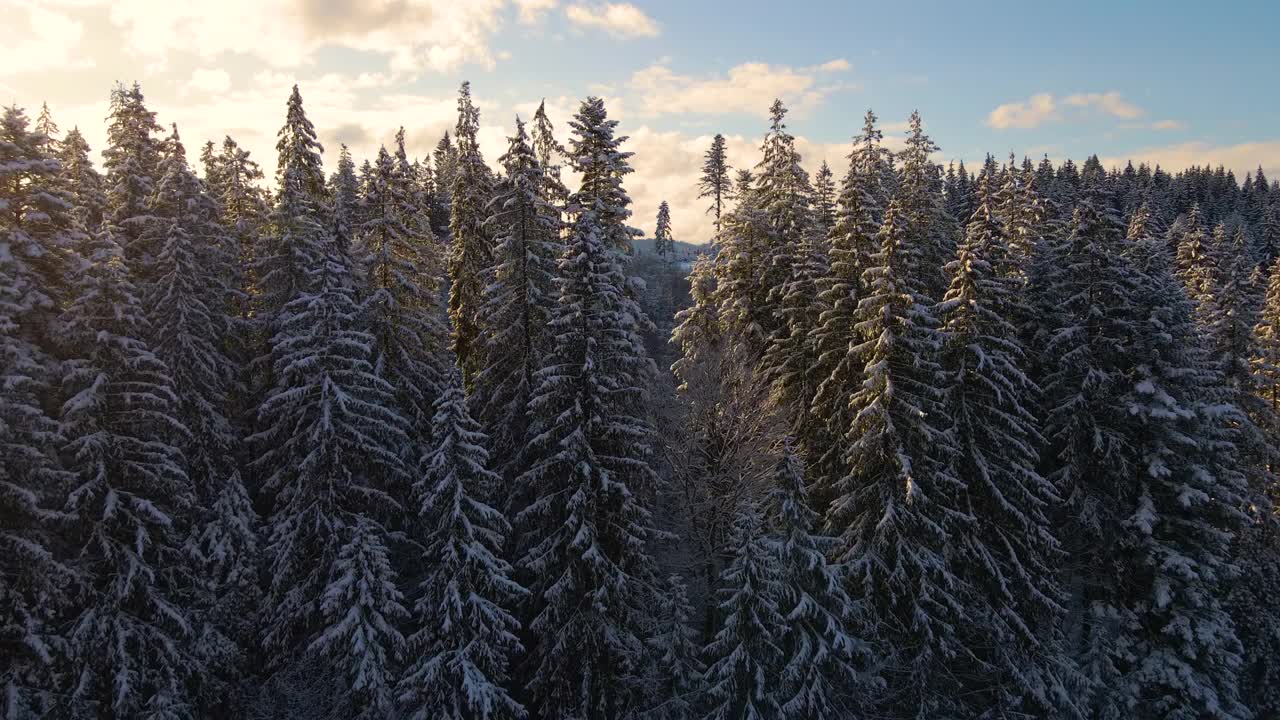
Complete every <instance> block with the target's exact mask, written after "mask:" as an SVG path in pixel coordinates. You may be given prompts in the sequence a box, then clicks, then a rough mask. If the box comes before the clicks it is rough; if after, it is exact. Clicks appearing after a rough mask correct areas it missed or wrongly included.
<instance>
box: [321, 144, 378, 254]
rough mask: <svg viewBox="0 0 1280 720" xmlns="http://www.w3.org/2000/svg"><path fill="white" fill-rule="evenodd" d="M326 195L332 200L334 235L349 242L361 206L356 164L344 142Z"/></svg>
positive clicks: (356, 223)
mask: <svg viewBox="0 0 1280 720" xmlns="http://www.w3.org/2000/svg"><path fill="white" fill-rule="evenodd" d="M384 150H385V149H384ZM328 196H329V197H330V198H332V202H333V223H334V237H335V238H337V239H338V241H339V242H350V240H351V239H352V238H353V237H354V235H355V231H356V227H357V226H358V225H359V224H360V221H361V220H362V218H361V217H360V214H361V210H362V209H363V208H361V207H359V202H360V187H359V181H358V180H357V179H356V164H355V161H354V160H352V159H351V151H350V150H348V149H347V146H346V144H345V143H344V144H343V145H342V146H341V147H340V148H339V150H338V169H337V170H336V171H335V172H334V173H333V175H332V176H331V177H330V178H329V186H328ZM349 249H350V248H344V250H349Z"/></svg>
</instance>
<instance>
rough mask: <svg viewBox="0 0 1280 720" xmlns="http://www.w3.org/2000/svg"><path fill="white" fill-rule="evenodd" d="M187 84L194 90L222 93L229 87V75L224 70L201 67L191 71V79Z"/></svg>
mask: <svg viewBox="0 0 1280 720" xmlns="http://www.w3.org/2000/svg"><path fill="white" fill-rule="evenodd" d="M187 86H188V87H190V88H192V89H194V90H202V91H204V92H210V93H224V92H226V91H228V90H230V89H231V76H230V75H229V74H227V71H226V70H206V69H204V68H201V69H199V70H196V71H195V72H193V73H191V81H190V82H188V83H187Z"/></svg>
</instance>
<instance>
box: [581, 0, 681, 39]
mask: <svg viewBox="0 0 1280 720" xmlns="http://www.w3.org/2000/svg"><path fill="white" fill-rule="evenodd" d="M565 17H567V18H569V22H571V23H573V24H574V25H579V26H582V27H593V28H600V29H602V30H604V31H606V32H608V33H609V34H610V35H615V36H617V37H656V36H657V35H658V32H659V28H658V23H657V22H655V21H654V20H653V18H651V17H649V16H648V15H646V14H645V13H644V11H643V10H641V9H640V8H638V7H636V6H635V5H632V4H631V3H605V4H603V5H582V4H575V5H570V6H569V7H567V8H565Z"/></svg>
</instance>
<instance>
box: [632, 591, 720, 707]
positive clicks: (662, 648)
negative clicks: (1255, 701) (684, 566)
mask: <svg viewBox="0 0 1280 720" xmlns="http://www.w3.org/2000/svg"><path fill="white" fill-rule="evenodd" d="M658 601H659V608H658V612H657V613H656V619H657V621H658V631H657V633H656V634H655V635H654V636H653V637H652V638H651V639H650V640H649V644H650V646H651V647H652V652H651V653H650V654H651V655H652V657H653V662H654V663H656V666H655V668H654V671H655V674H656V677H655V678H654V679H655V684H654V686H653V688H652V690H651V693H652V698H651V700H650V703H651V707H650V708H649V709H648V710H646V711H645V713H644V716H645V717H652V718H657V720H693V718H695V717H696V716H697V715H696V709H697V707H698V701H699V697H698V693H699V692H701V690H702V684H703V673H705V672H706V667H705V666H704V665H703V664H702V659H701V657H700V656H701V654H702V644H701V643H700V642H699V641H698V632H697V630H696V629H695V628H694V625H693V623H694V621H695V619H694V616H693V615H694V609H693V604H692V603H691V602H690V601H689V589H688V586H687V585H686V584H685V582H684V579H683V578H681V577H680V576H679V575H669V576H667V579H666V582H665V583H664V587H663V592H662V594H661V596H660V597H659V598H658Z"/></svg>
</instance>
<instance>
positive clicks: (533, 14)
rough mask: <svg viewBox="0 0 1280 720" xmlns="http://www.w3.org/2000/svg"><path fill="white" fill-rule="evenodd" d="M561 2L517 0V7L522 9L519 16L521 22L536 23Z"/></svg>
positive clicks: (558, 0) (526, 23)
mask: <svg viewBox="0 0 1280 720" xmlns="http://www.w3.org/2000/svg"><path fill="white" fill-rule="evenodd" d="M559 4H560V0H516V8H518V9H519V11H520V12H519V14H518V16H517V17H519V19H520V22H521V24H524V25H534V24H536V23H537V22H538V21H539V20H541V19H542V16H543V15H545V14H546V13H548V12H550V11H552V10H555V9H556V6H557V5H559Z"/></svg>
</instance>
